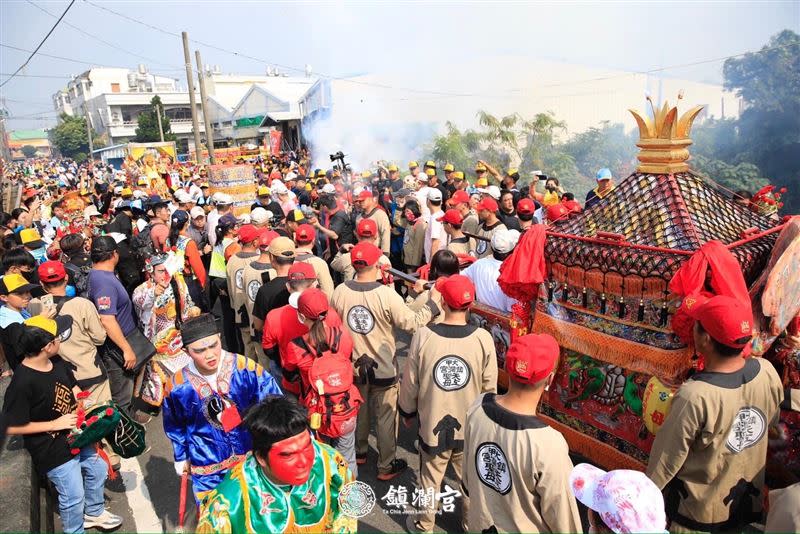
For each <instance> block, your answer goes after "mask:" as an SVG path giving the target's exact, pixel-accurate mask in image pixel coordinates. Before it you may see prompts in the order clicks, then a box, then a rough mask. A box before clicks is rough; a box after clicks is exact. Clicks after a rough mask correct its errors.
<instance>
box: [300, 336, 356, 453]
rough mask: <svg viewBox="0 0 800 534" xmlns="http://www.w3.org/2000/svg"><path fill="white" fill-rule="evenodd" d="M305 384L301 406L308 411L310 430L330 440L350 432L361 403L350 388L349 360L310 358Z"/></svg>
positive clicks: (326, 354)
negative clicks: (306, 385) (309, 367)
mask: <svg viewBox="0 0 800 534" xmlns="http://www.w3.org/2000/svg"><path fill="white" fill-rule="evenodd" d="M308 380H309V388H308V391H307V392H306V396H305V399H304V402H303V404H305V406H306V408H307V409H308V415H309V419H310V420H311V427H312V428H315V429H316V430H317V431H318V432H319V433H320V434H323V435H325V436H327V437H330V438H338V437H341V436H343V435H345V434H347V433H349V432H352V431H353V429H354V428H355V427H356V417H357V416H358V408H359V406H361V403H362V402H364V400H363V399H362V398H361V394H360V393H359V392H358V388H357V387H356V386H355V384H353V365H352V364H351V363H350V360H349V359H346V358H344V357H342V356H338V355H334V354H332V353H331V352H327V351H326V352H324V353H323V354H322V356H319V357H316V358H314V362H313V363H312V364H311V369H310V370H309V372H308Z"/></svg>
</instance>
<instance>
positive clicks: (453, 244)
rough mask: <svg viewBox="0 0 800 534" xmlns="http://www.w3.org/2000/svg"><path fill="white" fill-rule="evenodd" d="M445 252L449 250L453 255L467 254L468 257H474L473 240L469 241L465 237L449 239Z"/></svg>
mask: <svg viewBox="0 0 800 534" xmlns="http://www.w3.org/2000/svg"><path fill="white" fill-rule="evenodd" d="M447 250H449V251H450V252H452V253H453V254H455V255H459V254H467V255H470V256H474V255H475V240H474V239H470V238H469V237H467V236H464V237H457V238H455V239H451V240H450V242H449V243H447Z"/></svg>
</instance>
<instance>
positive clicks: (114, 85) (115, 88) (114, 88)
mask: <svg viewBox="0 0 800 534" xmlns="http://www.w3.org/2000/svg"><path fill="white" fill-rule="evenodd" d="M111 92H112V93H119V84H118V83H112V84H111Z"/></svg>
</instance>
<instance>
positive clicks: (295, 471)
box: [267, 432, 314, 486]
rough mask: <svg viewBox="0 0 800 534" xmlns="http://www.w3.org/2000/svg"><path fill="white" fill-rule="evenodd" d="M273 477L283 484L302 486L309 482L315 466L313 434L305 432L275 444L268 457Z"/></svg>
mask: <svg viewBox="0 0 800 534" xmlns="http://www.w3.org/2000/svg"><path fill="white" fill-rule="evenodd" d="M267 460H268V462H269V469H270V472H271V474H272V476H273V477H274V478H275V479H276V480H277V481H278V482H279V483H281V484H289V485H292V486H300V485H302V484H304V483H305V482H306V480H308V477H309V475H310V474H311V467H312V466H313V465H314V445H312V443H311V434H309V433H308V432H303V433H301V434H297V435H296V436H292V437H291V438H286V439H284V440H282V441H279V442H277V443H275V444H274V445H273V446H272V447H271V448H270V450H269V455H268V457H267Z"/></svg>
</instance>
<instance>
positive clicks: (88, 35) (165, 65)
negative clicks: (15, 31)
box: [26, 0, 177, 68]
mask: <svg viewBox="0 0 800 534" xmlns="http://www.w3.org/2000/svg"><path fill="white" fill-rule="evenodd" d="M26 1H27V2H28V3H29V4H30V5H32V6H33V7H35V8H36V9H38V10H39V11H41V12H43V13H47V14H48V15H50V16H51V17H55V15H54V14H53V13H50V12H49V11H48V10H46V9H45V8H43V7H41V6H39V5H37V4H35V3H33V2H32V1H31V0H26ZM73 1H74V0H73ZM64 24H66V25H67V26H69V27H70V28H72V29H73V30H75V31H77V32H80V33H81V34H83V35H85V36H87V37H89V38H91V39H94V40H95V41H99V42H101V43H103V44H104V45H106V46H109V47H111V48H113V49H115V50H119V51H120V52H124V53H126V54H129V55H131V56H134V57H137V58H139V59H144V60H146V61H149V62H151V63H154V64H156V65H162V66H164V67H170V68H177V67H176V65H168V64H166V63H161V62H160V61H158V60H156V59H153V58H149V57H147V56H143V55H141V54H138V53H136V52H132V51H130V50H127V49H125V48H122V47H121V46H118V45H115V44H114V43H109V42H108V41H106V40H104V39H101V38H100V37H98V36H96V35H94V34H91V33H89V32H87V31H85V30H83V29H82V28H79V27H78V26H75V25H74V24H71V23H69V22H64Z"/></svg>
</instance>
